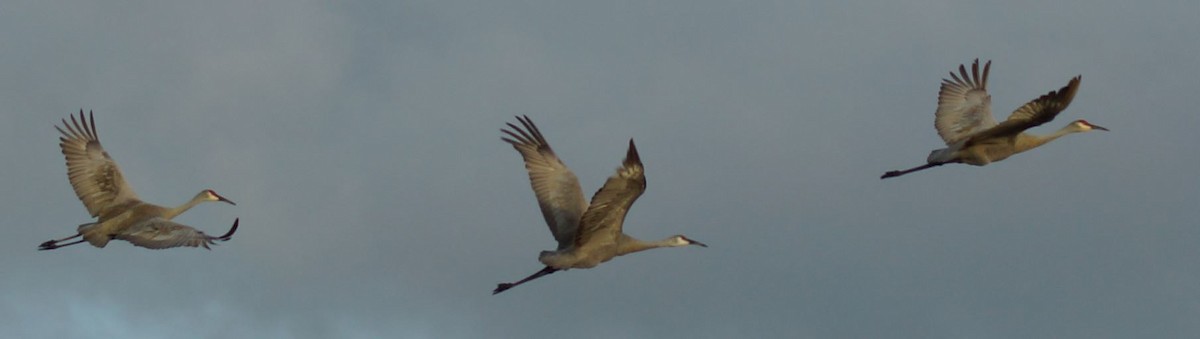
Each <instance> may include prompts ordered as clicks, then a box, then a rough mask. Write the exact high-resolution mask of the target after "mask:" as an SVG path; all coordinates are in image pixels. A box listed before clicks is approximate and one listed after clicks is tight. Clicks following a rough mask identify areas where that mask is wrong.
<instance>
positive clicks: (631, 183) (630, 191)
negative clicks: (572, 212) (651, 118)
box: [575, 139, 646, 249]
mask: <svg viewBox="0 0 1200 339" xmlns="http://www.w3.org/2000/svg"><path fill="white" fill-rule="evenodd" d="M645 191H646V176H645V168H644V167H643V166H642V160H641V158H640V157H639V156H638V153H637V147H635V146H634V144H633V140H632V139H630V140H629V150H628V151H627V152H626V154H625V161H624V162H622V164H621V167H619V168H617V173H616V174H614V175H613V176H611V177H608V180H606V181H605V182H604V187H601V188H600V190H599V191H596V194H595V195H593V196H592V203H591V204H590V205H588V208H587V211H586V212H584V213H583V218H582V219H581V220H580V221H579V228H580V229H579V234H578V235H577V236H576V238H575V246H578V247H583V246H588V247H594V246H599V247H602V246H607V245H613V246H614V249H615V245H616V243H617V239H618V238H619V237H620V236H621V234H622V233H621V232H622V227H623V225H624V223H625V214H626V213H628V212H629V208H630V207H631V206H633V202H634V201H637V199H638V197H640V196H642V193H643V192H645Z"/></svg>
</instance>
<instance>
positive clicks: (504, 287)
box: [492, 283, 516, 294]
mask: <svg viewBox="0 0 1200 339" xmlns="http://www.w3.org/2000/svg"><path fill="white" fill-rule="evenodd" d="M513 286H516V285H513V284H512V283H502V284H497V285H496V289H494V290H492V294H497V293H500V292H504V291H507V290H508V289H510V288H513Z"/></svg>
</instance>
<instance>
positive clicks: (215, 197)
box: [200, 190, 237, 206]
mask: <svg viewBox="0 0 1200 339" xmlns="http://www.w3.org/2000/svg"><path fill="white" fill-rule="evenodd" d="M200 197H201V198H202V199H204V200H205V201H221V202H225V203H228V204H230V205H234V206H237V204H235V203H233V201H230V200H229V199H225V197H222V196H221V195H220V194H217V192H216V191H213V190H204V191H203V192H200Z"/></svg>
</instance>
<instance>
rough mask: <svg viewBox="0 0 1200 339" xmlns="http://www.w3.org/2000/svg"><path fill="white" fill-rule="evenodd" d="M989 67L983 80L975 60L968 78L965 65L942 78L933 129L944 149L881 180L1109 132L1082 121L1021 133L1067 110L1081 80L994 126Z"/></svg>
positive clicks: (991, 159) (977, 162)
mask: <svg viewBox="0 0 1200 339" xmlns="http://www.w3.org/2000/svg"><path fill="white" fill-rule="evenodd" d="M991 68H992V62H991V61H988V62H987V64H986V65H984V66H983V77H982V78H981V77H980V76H979V59H975V63H974V64H972V65H971V73H970V74H968V73H967V68H966V67H965V66H964V65H959V66H958V73H959V74H958V75H956V74H954V72H950V77H951V78H953V80H950V79H942V88H941V90H940V91H938V108H937V112H936V113H935V119H934V127H936V128H937V131H938V135H940V136H941V137H942V140H944V141H945V142H946V146H947V147H946V148H942V149H937V150H934V151H933V152H930V153H929V157H928V158H927V159H926V160H925V161H926V164H924V165H921V166H917V167H913V168H910V169H906V170H902V171H889V172H887V173H884V174H883V176H882V177H881V178H880V179H887V178H891V177H896V176H901V175H905V174H908V173H912V172H916V171H920V170H923V169H926V168H931V167H936V166H941V165H945V164H949V163H963V164H968V165H975V166H983V165H987V164H989V163H992V162H996V161H1000V160H1004V159H1005V158H1008V157H1009V156H1012V155H1013V154H1017V153H1021V152H1024V151H1028V150H1030V149H1033V148H1036V147H1038V146H1041V145H1044V144H1046V143H1048V142H1050V141H1052V140H1054V139H1058V138H1059V137H1062V136H1064V135H1067V134H1071V133H1080V132H1089V131H1094V130H1100V131H1107V130H1108V129H1107V128H1104V127H1100V126H1096V125H1093V124H1091V123H1089V122H1087V120H1082V119H1080V120H1075V121H1072V122H1071V123H1070V124H1067V126H1066V127H1063V128H1062V129H1059V130H1058V131H1056V132H1054V133H1050V134H1047V135H1033V134H1029V133H1025V130H1027V129H1030V128H1033V127H1034V126H1038V125H1041V124H1044V123H1047V122H1050V120H1054V117H1055V116H1057V115H1058V113H1060V112H1062V111H1063V110H1065V109H1067V105H1070V104H1071V99H1073V98H1075V93H1076V92H1078V91H1079V81H1080V78H1081V77H1080V76H1075V78H1073V79H1071V81H1070V82H1068V83H1067V86H1065V87H1063V88H1061V89H1059V90H1057V91H1051V92H1050V93H1047V94H1046V95H1043V96H1041V97H1039V98H1037V99H1034V100H1033V101H1030V102H1029V103H1027V104H1025V105H1023V106H1021V107H1020V108H1017V110H1016V111H1013V113H1012V114H1011V115H1009V116H1008V119H1006V120H1004V121H1003V122H1000V123H996V119H995V118H994V117H992V109H991V105H992V96H991V95H989V94H988V93H987V78H988V71H990V70H991ZM960 75H961V77H960Z"/></svg>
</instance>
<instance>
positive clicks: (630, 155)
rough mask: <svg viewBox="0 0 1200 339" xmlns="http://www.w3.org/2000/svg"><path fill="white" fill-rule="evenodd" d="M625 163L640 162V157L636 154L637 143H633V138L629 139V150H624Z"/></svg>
mask: <svg viewBox="0 0 1200 339" xmlns="http://www.w3.org/2000/svg"><path fill="white" fill-rule="evenodd" d="M625 163H626V164H638V165H640V164H642V158H641V157H640V156H638V151H637V145H634V144H633V138H630V139H629V150H628V151H626V152H625Z"/></svg>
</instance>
